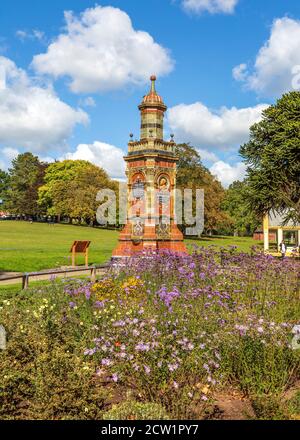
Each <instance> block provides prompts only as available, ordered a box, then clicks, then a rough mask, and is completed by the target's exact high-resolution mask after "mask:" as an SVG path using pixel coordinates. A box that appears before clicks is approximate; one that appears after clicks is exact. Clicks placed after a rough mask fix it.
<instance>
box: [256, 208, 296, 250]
mask: <svg viewBox="0 0 300 440" xmlns="http://www.w3.org/2000/svg"><path fill="white" fill-rule="evenodd" d="M283 222H284V214H279V213H278V212H275V211H271V212H270V213H269V214H267V215H265V217H264V220H263V240H264V250H265V251H268V250H269V249H270V241H273V240H271V239H270V234H272V235H271V236H274V235H275V236H276V239H275V240H274V241H276V245H277V251H279V246H280V243H281V242H282V241H284V242H285V244H286V247H287V253H291V252H292V251H294V250H295V249H298V252H299V247H300V224H299V223H298V224H296V225H295V224H293V222H292V221H289V222H288V223H287V224H285V225H283Z"/></svg>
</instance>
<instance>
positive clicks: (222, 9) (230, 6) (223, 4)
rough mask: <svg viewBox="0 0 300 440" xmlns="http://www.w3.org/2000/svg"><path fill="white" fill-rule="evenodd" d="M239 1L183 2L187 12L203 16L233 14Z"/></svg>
mask: <svg viewBox="0 0 300 440" xmlns="http://www.w3.org/2000/svg"><path fill="white" fill-rule="evenodd" d="M238 1H239V0H182V4H183V7H184V9H185V10H186V11H189V12H195V13H197V14H201V13H202V12H205V11H207V12H209V13H210V14H218V13H223V14H232V13H233V12H234V9H235V7H236V5H237V4H238Z"/></svg>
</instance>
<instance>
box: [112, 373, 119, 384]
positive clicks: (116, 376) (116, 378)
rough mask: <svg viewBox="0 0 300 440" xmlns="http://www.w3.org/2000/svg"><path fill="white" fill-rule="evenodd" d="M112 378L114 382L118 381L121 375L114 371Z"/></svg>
mask: <svg viewBox="0 0 300 440" xmlns="http://www.w3.org/2000/svg"><path fill="white" fill-rule="evenodd" d="M111 380H112V381H113V382H118V380H119V376H118V375H117V373H114V374H113V375H112V376H111Z"/></svg>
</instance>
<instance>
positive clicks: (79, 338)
mask: <svg viewBox="0 0 300 440" xmlns="http://www.w3.org/2000/svg"><path fill="white" fill-rule="evenodd" d="M67 228H68V226H67ZM222 255H223V258H222V261H221V259H220V256H221V255H220V252H213V251H212V250H207V251H205V250H203V249H202V250H201V249H198V250H197V251H195V253H194V254H193V255H192V256H190V257H182V258H181V259H180V258H179V257H178V256H172V255H170V254H168V255H166V256H165V257H163V256H160V257H159V258H154V259H153V260H151V261H150V259H149V257H146V258H145V259H141V258H139V259H136V260H135V261H132V262H131V264H128V265H127V266H126V267H122V270H121V271H120V269H118V270H114V269H113V268H111V270H110V271H109V272H108V273H107V276H106V277H105V278H104V279H103V280H100V281H98V282H97V283H96V284H92V283H90V282H87V281H85V280H74V279H73V280H68V281H67V280H64V281H58V280H57V281H53V282H51V283H49V284H48V285H40V286H39V287H38V288H36V289H29V291H22V292H17V293H16V292H12V291H8V292H7V293H6V292H3V291H2V292H1V295H0V322H1V324H3V325H4V326H5V328H6V330H7V335H8V344H7V349H6V350H2V351H1V352H0V368H1V376H0V418H1V419H27V418H33V419H105V420H116V419H121V420H128V419H134V420H135V419H145V420H150V419H162V420H164V419H167V418H205V417H207V411H208V409H209V408H210V407H211V405H213V402H214V398H215V397H216V396H217V395H218V392H219V391H221V390H223V389H227V388H230V387H234V388H235V389H240V390H241V391H242V392H243V394H244V395H247V396H248V397H249V399H250V400H251V402H252V403H253V407H254V409H255V412H256V417H257V418H263V419H275V418H285V419H288V418H297V411H298V409H299V395H297V394H295V395H293V398H291V397H290V396H289V397H288V398H287V397H285V395H286V393H287V392H290V391H291V389H293V388H294V387H295V386H296V385H297V382H296V380H297V377H298V376H299V352H297V350H292V349H291V347H290V340H291V337H292V333H291V329H292V328H293V326H294V325H295V323H297V320H298V316H299V299H298V296H299V295H298V291H297V277H298V272H299V267H298V265H299V262H297V261H293V260H288V259H287V260H285V261H284V262H281V261H280V260H276V259H271V258H270V257H266V256H264V255H260V254H255V255H252V256H251V255H244V254H238V253H236V251H235V250H234V249H229V250H223V251H222ZM278 268H280V270H278ZM112 289H114V290H115V291H116V293H117V294H116V295H113V296H110V295H109V293H110V292H111V291H112ZM167 292H169V300H170V301H171V303H169V304H168V302H165V299H166V293H167ZM174 294H175V295H177V296H174ZM131 298H135V299H137V298H138V300H135V301H131ZM169 300H168V301H169ZM170 306H171V307H170ZM138 345H139V346H140V347H137V346H138ZM141 346H142V347H141ZM95 348H96V349H95ZM94 349H95V350H94ZM124 355H125V356H124ZM107 358H109V359H107ZM104 359H106V361H107V360H110V361H111V362H110V363H107V362H103V361H104ZM114 374H115V375H117V376H116V377H115V378H114V376H113V375H114ZM125 396H126V398H125ZM123 399H125V400H123ZM280 399H281V401H282V402H280ZM112 402H120V403H119V404H118V405H116V406H115V405H114V406H113V407H112V408H111V404H112Z"/></svg>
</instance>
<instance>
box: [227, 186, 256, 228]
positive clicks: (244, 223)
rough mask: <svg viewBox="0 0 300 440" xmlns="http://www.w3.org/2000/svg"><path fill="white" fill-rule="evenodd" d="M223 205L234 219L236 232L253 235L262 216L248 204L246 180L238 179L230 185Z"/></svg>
mask: <svg viewBox="0 0 300 440" xmlns="http://www.w3.org/2000/svg"><path fill="white" fill-rule="evenodd" d="M222 207H223V209H224V210H225V211H226V212H227V213H228V214H229V216H230V218H231V219H232V227H233V230H234V232H235V234H238V235H240V234H241V235H244V234H246V235H252V234H253V232H254V231H255V229H256V228H257V227H258V226H259V225H261V218H259V217H257V216H256V215H255V213H254V211H252V210H251V209H250V208H249V206H248V204H247V184H246V181H243V182H240V181H239V180H237V181H235V182H233V183H232V184H231V185H230V186H229V188H228V189H227V191H226V195H225V198H224V201H223V204H222Z"/></svg>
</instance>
